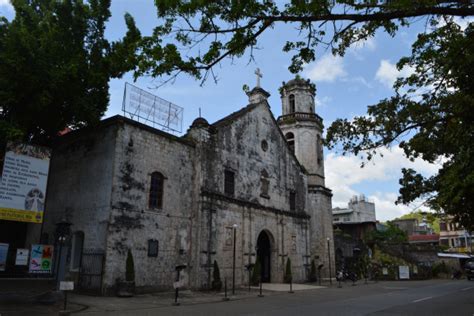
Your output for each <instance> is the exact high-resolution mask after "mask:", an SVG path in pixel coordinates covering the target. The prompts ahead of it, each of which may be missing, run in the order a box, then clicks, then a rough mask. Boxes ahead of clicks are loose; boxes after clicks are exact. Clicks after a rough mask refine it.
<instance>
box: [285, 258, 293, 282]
mask: <svg viewBox="0 0 474 316" xmlns="http://www.w3.org/2000/svg"><path fill="white" fill-rule="evenodd" d="M292 279H293V276H292V274H291V260H290V258H288V259H286V268H285V276H284V277H283V280H284V282H285V283H290V282H291V280H292Z"/></svg>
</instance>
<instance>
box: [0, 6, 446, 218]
mask: <svg viewBox="0 0 474 316" xmlns="http://www.w3.org/2000/svg"><path fill="white" fill-rule="evenodd" d="M125 12H129V13H131V14H132V16H134V18H135V20H136V22H137V25H138V27H139V28H140V30H141V31H142V33H143V34H149V33H150V32H151V30H152V28H153V27H154V26H155V25H156V24H157V18H156V13H155V12H156V11H155V8H154V6H153V1H151V0H133V1H132V0H113V1H112V18H111V19H110V22H109V24H108V28H107V37H108V38H109V39H112V40H113V39H117V38H120V37H121V36H123V34H124V33H125V31H126V29H125V23H124V19H123V15H124V14H125ZM0 15H5V16H7V17H9V18H11V17H12V16H13V12H12V10H11V8H10V7H9V4H8V0H0ZM294 27H295V26H292V25H277V26H276V27H275V28H274V29H273V30H270V31H269V32H267V33H264V34H263V36H262V38H261V40H260V43H259V48H260V49H258V50H256V51H255V52H254V57H255V62H251V63H249V59H248V55H247V56H245V57H243V58H241V59H238V60H234V61H230V60H227V61H225V62H223V63H222V65H220V66H217V67H216V68H215V72H216V74H217V76H218V82H217V84H216V83H214V82H213V81H212V80H208V81H207V82H206V83H205V84H204V86H200V81H196V80H195V79H193V78H190V77H186V76H181V77H178V78H177V79H176V80H175V81H174V82H173V83H169V84H166V85H165V86H162V87H160V88H156V87H157V86H158V85H159V84H160V79H155V80H152V79H151V78H140V79H139V80H138V81H137V82H136V83H134V84H135V85H137V86H139V87H140V88H142V89H145V90H147V91H149V92H151V93H153V94H155V95H158V96H159V97H161V98H163V99H166V100H168V101H170V102H172V103H175V104H177V105H179V106H181V107H183V108H184V116H183V132H185V131H186V129H187V128H188V127H189V125H190V124H191V122H192V121H193V120H194V119H195V118H196V117H197V116H198V113H199V112H198V111H199V108H201V109H202V116H203V117H205V118H206V119H207V120H208V121H209V122H214V121H216V120H218V119H220V118H222V117H223V116H226V115H228V114H230V113H231V112H234V111H237V110H238V109H240V108H242V107H243V106H245V105H246V104H247V96H246V95H245V93H244V92H243V91H242V86H243V85H244V84H247V85H248V86H250V88H252V87H253V86H255V82H256V78H255V75H254V71H255V69H256V68H257V67H259V68H260V69H261V71H262V72H263V78H262V80H261V85H262V87H263V88H264V89H265V90H267V91H268V92H269V93H270V94H271V97H270V98H269V103H270V105H271V108H272V111H273V114H274V115H275V116H278V115H280V114H281V105H280V99H279V93H278V88H279V87H280V86H281V83H282V81H288V80H290V79H292V78H293V77H294V75H292V74H291V73H290V72H289V71H288V69H287V67H288V65H289V63H290V58H291V55H289V54H287V53H283V52H282V46H283V44H284V43H285V41H286V40H287V39H288V38H292V39H293V38H295V37H296V36H297V32H296V30H295V29H294ZM424 27H425V24H424V22H423V21H420V22H418V23H416V24H415V25H414V26H412V27H411V28H409V29H407V28H404V29H401V30H400V31H399V32H398V34H397V36H396V37H395V38H391V37H390V36H388V35H387V34H385V33H379V34H377V36H376V37H375V38H371V39H370V40H369V41H367V42H365V43H363V44H360V45H357V46H356V47H353V48H351V49H349V51H348V52H347V53H346V55H345V56H344V57H334V56H332V55H331V54H330V52H329V51H325V50H323V49H321V50H320V51H318V56H317V61H316V62H314V63H311V64H309V65H307V66H306V68H305V70H304V71H303V72H302V73H301V75H302V76H303V77H305V78H309V79H311V80H312V81H313V82H314V83H315V84H316V86H317V97H316V98H317V100H316V102H317V106H316V112H317V114H319V115H320V116H321V117H322V118H323V119H324V121H325V125H326V126H329V124H330V123H331V122H332V121H333V120H335V119H337V118H352V117H354V116H356V115H363V114H365V112H366V107H367V105H371V104H375V103H377V102H378V101H379V100H380V99H383V98H386V97H389V96H390V95H391V94H392V93H393V90H392V88H391V85H392V84H393V81H394V80H395V78H396V77H397V75H399V73H398V71H397V70H396V69H395V67H394V64H395V63H396V62H397V61H398V60H399V59H400V57H402V56H405V55H408V54H409V53H410V46H411V43H412V42H413V41H414V40H415V39H416V36H417V33H418V32H419V31H420V30H423V28H424ZM408 72H409V70H407V69H405V70H402V74H403V73H408ZM125 82H131V83H133V79H132V76H131V74H129V75H126V76H125V77H124V78H122V79H116V80H112V81H111V82H110V94H111V102H110V106H109V109H108V111H107V113H106V116H107V117H108V116H113V115H116V114H121V106H122V98H123V89H124V85H125ZM382 151H383V153H384V158H383V159H375V160H374V162H373V163H370V164H368V165H367V166H366V167H365V168H363V169H361V168H360V167H359V166H360V162H361V160H360V158H358V157H354V156H341V155H339V154H338V153H335V152H329V151H327V150H326V152H325V155H326V158H325V166H326V185H327V186H328V187H329V188H330V189H332V190H333V193H334V197H333V206H345V205H346V204H347V202H348V201H349V199H350V197H351V196H352V195H360V194H364V195H365V196H367V197H368V198H369V199H370V200H372V201H374V202H375V207H376V212H377V219H379V220H381V221H385V220H388V219H393V218H395V217H397V216H400V215H402V214H404V213H407V212H409V211H411V210H413V209H414V208H416V207H417V206H418V205H419V204H416V203H415V204H414V205H410V206H396V205H395V204H394V201H395V200H396V197H397V195H398V187H399V186H398V179H399V177H400V175H401V171H400V169H401V168H402V167H406V166H412V167H413V166H414V167H415V168H417V169H419V170H421V171H423V172H424V173H425V174H433V173H434V172H436V170H437V166H435V165H429V164H427V163H424V162H423V161H415V162H414V163H410V162H408V161H407V160H406V159H405V158H404V157H403V154H402V152H401V150H400V149H398V148H391V149H383V150H382Z"/></svg>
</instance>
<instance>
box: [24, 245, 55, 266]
mask: <svg viewBox="0 0 474 316" xmlns="http://www.w3.org/2000/svg"><path fill="white" fill-rule="evenodd" d="M52 267H53V246H52V245H32V246H31V256H30V269H29V271H30V273H51V271H52V270H51V269H52Z"/></svg>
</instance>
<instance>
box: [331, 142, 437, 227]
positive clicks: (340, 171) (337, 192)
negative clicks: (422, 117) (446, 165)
mask: <svg viewBox="0 0 474 316" xmlns="http://www.w3.org/2000/svg"><path fill="white" fill-rule="evenodd" d="M380 153H381V154H382V155H383V157H380V156H377V157H374V158H373V159H372V161H371V162H369V163H367V164H366V165H365V167H364V168H361V167H360V165H361V162H362V160H361V158H360V157H356V156H353V155H350V156H340V155H336V154H334V153H330V154H328V155H327V156H326V159H325V169H326V185H327V186H328V187H329V188H330V189H331V190H332V191H333V194H334V196H333V207H336V206H339V207H345V206H347V202H349V199H350V198H351V197H352V196H354V195H359V194H366V195H368V196H369V199H371V200H373V201H374V202H375V208H376V210H377V219H378V220H383V221H385V220H387V219H393V218H395V217H398V216H400V215H402V214H404V213H408V212H410V211H411V210H412V209H413V208H414V207H415V206H416V205H415V206H413V207H412V206H405V205H395V200H396V199H397V196H398V192H380V191H376V193H374V192H372V193H370V192H360V190H358V189H357V187H358V185H362V184H364V187H367V184H369V185H371V186H372V187H381V186H383V185H386V182H387V181H394V182H395V183H397V182H398V179H399V178H400V177H401V169H402V168H404V167H405V168H413V169H415V170H417V171H419V172H421V173H422V174H424V175H426V176H429V175H433V174H435V173H436V172H437V171H438V169H439V167H440V164H430V163H428V162H426V161H424V160H422V159H416V160H415V161H414V162H411V161H409V160H408V159H407V158H406V157H405V155H404V153H403V150H402V149H401V148H399V147H392V148H382V149H380Z"/></svg>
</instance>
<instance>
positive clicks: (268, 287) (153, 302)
mask: <svg viewBox="0 0 474 316" xmlns="http://www.w3.org/2000/svg"><path fill="white" fill-rule="evenodd" d="M321 288H324V287H323V286H315V285H307V284H293V290H294V291H303V290H314V289H321ZM289 289H290V285H289V284H276V283H265V284H263V286H262V293H263V295H264V296H274V295H281V294H282V293H283V292H288V291H289ZM258 294H259V288H258V287H252V288H251V289H250V291H249V290H248V288H239V289H236V290H235V294H234V295H232V293H231V289H229V290H228V293H227V296H228V298H229V299H230V300H232V301H236V300H243V299H250V298H256V297H258ZM224 297H225V293H224V292H222V291H221V292H206V291H189V290H186V291H180V292H179V299H178V302H179V303H180V304H181V305H184V306H186V305H195V304H206V303H220V302H223V299H224ZM70 301H71V302H74V303H76V304H79V305H81V306H88V308H87V309H85V310H83V311H81V314H87V313H110V312H114V311H140V310H142V311H146V310H149V309H155V308H160V307H169V306H171V305H172V304H173V302H174V292H159V293H153V294H143V295H136V296H134V297H133V298H119V297H98V296H87V295H78V294H71V295H70Z"/></svg>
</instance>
